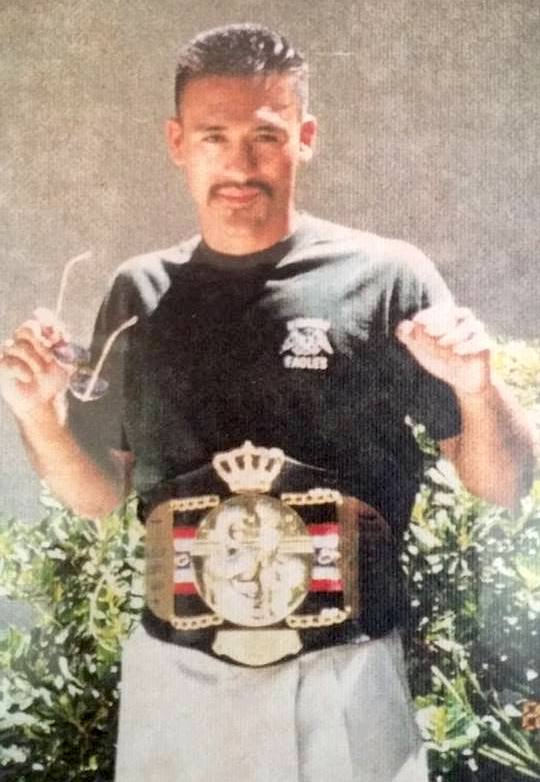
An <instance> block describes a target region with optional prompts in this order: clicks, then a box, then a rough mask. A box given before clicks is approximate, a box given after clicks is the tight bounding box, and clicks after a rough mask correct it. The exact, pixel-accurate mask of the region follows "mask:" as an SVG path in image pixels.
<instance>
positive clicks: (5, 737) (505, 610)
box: [0, 342, 540, 782]
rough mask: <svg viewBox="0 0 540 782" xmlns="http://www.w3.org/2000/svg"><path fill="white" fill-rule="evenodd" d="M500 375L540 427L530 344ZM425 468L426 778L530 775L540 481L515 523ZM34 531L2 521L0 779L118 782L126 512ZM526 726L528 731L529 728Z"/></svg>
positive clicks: (415, 626) (410, 558) (511, 779)
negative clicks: (14, 620)
mask: <svg viewBox="0 0 540 782" xmlns="http://www.w3.org/2000/svg"><path fill="white" fill-rule="evenodd" d="M496 364H497V368H498V370H499V372H500V373H501V374H502V375H503V376H504V377H505V379H506V380H507V382H509V384H510V385H512V386H513V387H514V389H515V390H516V393H517V394H518V396H519V397H520V399H521V401H522V402H523V403H524V404H525V405H526V406H527V407H528V409H530V410H531V414H532V415H533V416H534V418H535V421H536V422H537V423H540V416H539V414H538V413H539V410H540V404H539V401H540V348H539V347H538V346H537V345H525V344H524V343H517V342H514V343H507V344H506V345H505V346H504V347H503V348H501V350H500V351H499V352H498V354H497V356H496ZM417 435H418V438H419V440H420V442H421V443H422V444H423V446H424V447H425V450H426V452H427V455H428V462H429V466H428V469H427V471H426V476H425V482H424V485H423V487H422V489H421V492H420V493H419V496H418V501H417V503H416V506H415V509H414V515H413V519H412V523H411V526H410V529H409V532H408V534H407V536H406V540H405V543H404V547H403V554H402V560H403V567H404V570H405V572H406V574H407V577H408V581H409V585H410V592H411V601H412V609H413V616H412V621H411V623H410V627H409V628H408V640H409V644H408V646H409V666H410V673H411V682H412V686H413V694H414V696H415V703H416V706H417V709H418V720H419V724H420V727H421V730H422V733H423V735H424V738H425V740H426V742H427V744H428V747H429V750H430V767H431V770H432V778H433V780H434V782H435V780H436V781H437V782H464V781H465V780H467V779H471V780H472V778H473V775H474V778H476V779H480V780H484V781H485V782H487V781H488V780H489V782H492V780H504V782H517V781H518V780H526V779H531V778H532V779H540V742H539V732H538V729H536V730H532V729H525V727H523V724H522V720H523V718H522V712H523V708H524V704H526V703H527V702H530V701H536V702H537V701H539V700H540V686H539V681H540V677H539V676H538V666H539V665H540V661H539V659H538V658H539V655H538V648H539V645H538V638H537V631H538V626H537V620H538V615H539V613H540V528H539V527H540V525H539V520H540V480H537V481H536V482H535V484H534V486H533V489H532V491H531V493H530V495H529V496H528V497H527V498H526V499H524V500H523V503H522V509H521V514H520V515H519V517H518V518H512V517H511V516H510V514H508V513H507V512H505V511H504V510H502V509H500V508H496V507H493V506H490V505H487V504H486V503H482V502H480V501H479V500H476V499H474V498H473V497H471V496H470V495H469V494H468V493H467V492H465V491H464V490H463V488H462V487H461V486H460V484H459V481H458V480H457V478H456V476H455V474H454V472H453V470H452V468H451V467H450V466H449V465H448V464H446V463H445V462H442V461H437V459H436V453H435V450H434V448H433V445H432V444H430V443H429V442H427V441H426V439H425V437H424V435H423V432H422V429H421V428H420V427H419V428H418V429H417ZM43 502H44V505H45V517H44V518H43V520H42V521H40V522H39V523H38V524H36V525H28V524H26V523H23V522H20V521H16V520H4V521H2V522H0V594H3V595H6V596H8V597H11V598H14V599H19V600H25V601H28V602H29V603H31V605H32V606H33V608H34V611H35V623H34V626H33V627H32V628H30V629H29V630H21V629H16V628H9V629H8V630H7V631H6V632H5V633H4V635H3V636H2V637H0V670H1V671H2V676H1V678H0V780H1V781H2V782H8V781H9V782H106V781H107V780H111V779H112V776H113V758H114V741H115V732H116V715H117V707H118V664H119V657H120V646H121V643H122V641H123V640H124V639H125V638H126V637H127V636H128V635H129V633H130V630H131V629H132V627H133V626H134V624H135V622H136V620H137V617H138V615H139V613H140V609H141V607H142V528H141V526H140V525H139V523H138V522H137V521H136V518H135V512H134V503H133V502H128V503H127V504H126V507H125V508H124V509H123V511H122V512H119V513H118V514H113V515H111V516H110V517H109V518H108V519H107V520H106V521H105V522H104V523H103V524H102V525H100V527H99V529H98V528H97V526H94V525H93V524H91V523H89V522H88V521H84V520H83V519H79V518H77V517H76V516H74V515H73V514H71V513H70V512H69V511H67V510H66V509H64V508H62V507H61V506H60V505H59V504H58V503H56V502H55V501H54V500H53V499H52V498H51V497H50V496H48V495H47V494H44V496H43ZM527 727H528V728H534V719H533V720H532V721H531V723H530V724H527Z"/></svg>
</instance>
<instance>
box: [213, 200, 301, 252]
mask: <svg viewBox="0 0 540 782" xmlns="http://www.w3.org/2000/svg"><path fill="white" fill-rule="evenodd" d="M295 225H296V214H295V212H294V210H293V209H291V210H290V213H288V214H287V215H286V216H284V218H283V219H282V220H280V221H276V222H275V223H272V224H271V225H268V224H264V223H263V224H261V225H255V226H253V225H249V226H247V225H246V226H240V225H227V224H223V223H220V224H218V225H216V222H215V221H211V222H210V221H206V220H204V219H203V217H202V216H201V218H200V226H201V233H202V237H203V239H204V241H205V242H206V244H207V245H208V247H210V248H211V249H212V250H215V251H216V252H219V253H224V254H226V255H249V254H251V253H256V252H261V251H262V250H267V249H268V248H269V247H272V246H273V245H274V244H277V243H278V242H281V241H282V240H283V239H285V238H286V237H287V236H290V235H291V234H292V233H293V231H294V229H295Z"/></svg>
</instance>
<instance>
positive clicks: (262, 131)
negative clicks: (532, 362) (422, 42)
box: [0, 25, 532, 782]
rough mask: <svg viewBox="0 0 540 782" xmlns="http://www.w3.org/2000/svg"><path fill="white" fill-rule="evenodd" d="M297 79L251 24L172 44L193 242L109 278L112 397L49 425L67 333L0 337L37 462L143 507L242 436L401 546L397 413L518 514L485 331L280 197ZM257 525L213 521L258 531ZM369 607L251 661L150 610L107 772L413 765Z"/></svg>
mask: <svg viewBox="0 0 540 782" xmlns="http://www.w3.org/2000/svg"><path fill="white" fill-rule="evenodd" d="M306 82H307V71H306V65H305V63H304V61H303V59H302V57H301V56H300V55H299V54H298V52H296V51H295V50H294V49H293V48H292V47H291V46H290V44H289V43H288V42H287V41H286V40H285V39H284V38H283V37H281V36H279V35H277V34H275V33H273V32H271V31H269V30H266V29H265V28H262V27H259V26H256V25H238V26H229V27H227V28H222V29H219V30H214V31H210V32H207V33H203V34H202V35H200V36H198V37H197V38H196V39H195V40H194V41H192V42H191V43H190V44H189V45H188V46H187V47H186V49H185V50H184V52H183V53H182V56H181V58H180V62H179V65H178V70H177V79H176V115H175V116H174V117H173V118H172V119H170V120H169V121H168V123H167V140H168V145H169V150H170V154H171V158H172V160H173V162H174V163H175V165H177V166H178V167H179V168H181V169H182V170H183V171H184V172H185V176H186V181H187V185H188V188H189V191H190V193H191V195H192V196H193V199H194V201H195V204H196V207H197V213H198V219H199V224H200V229H201V237H196V238H195V239H194V240H191V241H189V242H184V243H182V244H181V245H180V246H178V247H175V248H172V249H170V250H167V251H163V252H158V253H154V254H152V255H150V256H146V257H143V258H139V259H135V260H134V261H131V262H129V263H128V264H126V265H124V266H123V267H121V269H120V270H119V273H118V275H117V277H116V280H115V282H114V284H113V286H112V289H111V292H110V294H109V295H108V297H107V299H106V301H105V302H104V305H103V307H102V309H101V312H100V316H99V319H98V323H97V327H96V336H95V340H94V360H97V355H98V353H99V351H100V349H101V346H102V345H103V343H104V342H105V340H106V338H107V336H108V335H109V334H110V333H112V331H114V330H115V329H116V328H117V327H118V326H119V324H120V323H121V322H123V321H125V320H126V319H127V318H129V317H131V316H133V315H136V316H137V317H138V319H139V320H138V323H137V325H136V326H135V327H134V328H133V329H130V330H129V332H125V333H124V334H123V335H122V338H121V339H119V340H118V343H117V345H116V349H115V350H114V351H113V353H112V355H111V359H110V361H109V362H108V366H106V368H105V370H104V372H105V373H106V374H107V379H108V380H109V384H110V391H109V393H108V394H107V396H105V397H104V398H103V399H102V400H99V401H97V402H93V403H92V404H91V405H84V404H81V403H77V402H76V401H72V402H71V403H70V411H69V417H68V418H67V423H65V422H64V420H63V415H62V410H61V403H60V401H59V400H61V398H62V395H63V393H64V391H65V388H66V384H67V381H68V378H69V368H66V367H63V366H61V365H60V364H59V363H58V362H57V361H55V359H54V356H53V353H52V348H53V346H54V345H55V344H57V343H58V341H60V340H62V339H63V336H64V335H63V333H62V327H61V325H60V324H57V323H55V321H54V319H53V318H51V317H49V316H46V315H43V313H41V315H40V317H39V318H38V319H35V318H34V319H31V320H30V321H28V322H27V323H25V324H23V325H22V326H21V327H20V328H19V329H18V330H17V331H16V332H15V334H14V335H13V338H12V339H10V340H8V341H7V342H6V343H5V344H4V351H3V357H2V360H1V362H0V381H1V388H2V393H3V396H4V399H5V400H6V402H7V403H8V404H9V405H10V407H11V408H12V410H13V412H14V414H15V416H16V418H17V421H18V423H19V426H20V429H21V433H22V436H23V438H24V441H25V443H26V445H27V448H28V451H29V454H30V457H31V458H32V460H33V463H34V465H35V466H36V469H37V470H38V472H39V474H40V475H41V476H42V478H44V479H45V480H46V481H47V482H48V483H49V485H50V487H51V488H52V489H53V491H55V492H56V494H57V495H58V496H59V497H60V498H61V499H62V500H63V501H65V502H66V503H67V504H68V505H70V506H71V507H73V508H74V509H75V510H76V511H78V512H79V513H82V514H84V515H87V516H89V517H92V518H99V517H101V516H102V515H103V514H105V513H107V512H108V511H110V510H111V509H113V508H114V507H115V506H116V505H117V504H118V502H119V501H120V500H121V498H122V497H123V496H124V494H125V492H126V491H127V489H128V486H129V479H128V476H129V475H130V473H131V472H132V484H133V485H134V486H135V488H136V489H137V491H138V492H139V494H140V495H141V496H142V497H143V499H144V500H145V501H147V500H148V498H149V497H152V496H153V492H154V491H155V487H156V486H159V485H161V484H162V483H163V482H169V483H170V482H171V481H174V480H175V478H176V476H182V475H185V474H190V475H191V474H192V472H193V471H197V470H200V469H202V467H203V465H205V464H207V463H208V462H210V461H211V460H212V458H213V457H214V456H215V454H216V453H219V454H222V453H224V452H225V453H227V452H229V451H230V449H235V448H237V447H238V446H241V445H242V443H243V442H244V441H246V440H251V441H253V443H255V444H256V445H257V446H264V447H265V448H272V447H277V448H279V449H281V450H282V451H283V453H284V454H285V455H286V456H287V457H290V458H292V459H295V460H298V461H299V462H304V463H309V464H312V465H315V466H316V467H317V468H319V469H322V470H324V471H325V473H327V472H328V473H330V472H332V474H334V475H336V476H337V480H338V485H339V487H340V489H341V491H342V492H343V493H345V494H348V495H352V496H355V497H358V498H360V499H361V500H362V501H363V502H365V503H368V504H369V505H370V506H372V507H373V508H374V509H375V513H377V514H379V518H380V519H383V520H384V521H383V523H384V524H385V525H386V527H387V528H388V529H390V530H391V531H392V534H393V539H394V540H395V539H398V538H399V535H400V533H401V532H402V530H403V528H404V527H405V525H406V523H407V520H408V514H409V513H410V508H411V505H412V502H413V499H414V495H415V491H416V489H417V486H418V480H419V473H420V467H421V456H420V453H419V451H418V448H417V446H416V445H415V442H414V439H413V437H412V434H411V431H410V428H409V427H408V426H407V424H406V421H405V419H406V417H407V416H410V417H412V418H413V419H415V420H417V421H421V422H422V423H424V424H426V426H427V429H428V432H429V433H430V434H431V436H432V437H434V438H435V439H436V440H438V441H439V443H440V446H441V450H442V452H443V454H444V455H445V456H447V457H448V458H450V459H451V460H452V462H453V463H454V464H455V466H456V468H457V470H458V472H459V475H460V476H461V478H462V479H463V481H464V483H465V485H466V486H467V487H468V488H469V489H470V490H471V491H473V492H475V493H476V494H478V495H479V496H482V497H485V498H486V499H488V500H491V501H494V502H498V503H502V504H506V505H509V506H513V505H514V504H515V503H516V502H517V500H518V499H519V496H520V494H521V493H522V492H523V491H524V489H525V488H526V486H527V483H528V480H529V472H530V464H531V458H532V457H531V442H530V435H529V432H528V429H527V426H526V424H525V423H524V421H523V419H522V416H521V413H520V411H519V410H518V409H517V407H516V406H515V405H514V403H513V402H512V400H511V398H510V397H509V395H508V393H507V391H506V390H505V389H504V388H503V387H502V385H501V384H500V383H499V382H498V381H497V380H496V379H495V378H494V377H492V375H491V371H490V353H489V344H488V340H487V337H486V335H485V333H484V330H483V328H482V326H481V324H480V323H478V321H477V320H476V319H475V318H474V316H473V315H472V314H471V313H470V312H469V311H468V310H466V309H463V308H459V307H456V306H455V305H454V304H453V303H452V300H451V298H450V296H449V294H448V292H447V290H446V288H445V286H444V284H443V283H442V281H441V279H440V277H439V276H438V274H437V273H436V271H435V270H434V268H433V266H432V265H431V264H430V262H429V261H428V260H427V259H426V258H425V257H424V256H423V255H422V254H421V253H419V252H418V251H417V250H415V249H414V248H412V247H410V246H409V245H407V244H405V243H402V242H396V241H388V240H383V239H381V238H379V237H376V236H373V235H371V234H366V233H361V232H356V231H352V230H349V229H345V228H342V227H340V226H335V225H332V224H330V223H327V222H325V221H323V220H318V219H316V218H313V217H310V216H308V215H304V214H300V213H298V212H297V211H296V210H295V183H296V174H297V169H298V166H299V165H300V164H301V163H302V162H306V161H308V160H309V159H310V158H311V155H312V151H313V146H314V141H315V135H316V122H315V119H314V118H313V117H312V116H310V115H309V114H308V113H307V83H306ZM256 458H259V457H258V456H257V457H256ZM261 458H262V457H261ZM193 474H195V473H193ZM197 474H199V473H197ZM249 510H250V509H249V508H248V511H249ZM244 511H245V508H243V510H242V512H244ZM255 516H256V514H255ZM253 517H254V514H253V513H251V511H250V513H249V514H248V516H247V517H244V516H242V517H239V520H236V521H233V522H231V523H229V522H228V521H227V522H226V523H225V527H226V528H227V529H233V530H234V535H235V536H236V538H238V535H239V534H240V532H241V533H242V535H241V536H240V537H242V539H243V540H244V542H245V540H248V541H251V543H250V544H249V545H252V542H253V541H254V540H256V539H257V538H258V537H260V530H261V529H262V527H257V528H256V529H255V528H254V527H253V526H250V525H253ZM205 523H206V522H205ZM217 523H218V522H216V524H217ZM278 526H279V525H278V524H277V523H276V525H274V527H275V528H277V527H278ZM273 530H274V528H273ZM274 531H275V530H274ZM274 531H273V532H272V534H274ZM293 537H294V536H293ZM296 537H298V536H296ZM295 539H296V538H295ZM385 540H386V538H385ZM203 542H204V541H203ZM233 543H234V545H240V543H238V541H233V542H232V543H231V546H232V547H233V548H232V549H231V548H230V549H229V553H228V555H229V556H230V557H231V558H232V560H233V565H234V567H236V564H237V563H236V560H235V557H236V552H235V550H234V546H233ZM201 545H202V544H201ZM242 545H243V544H242ZM295 545H296V544H295ZM299 545H300V544H299ZM381 545H382V544H381ZM392 548H393V550H394V553H395V548H396V547H395V546H393V547H392ZM381 550H382V549H381ZM231 551H232V553H231ZM243 551H244V552H246V551H248V549H243ZM257 551H260V549H257ZM267 551H271V547H268V546H267ZM269 556H270V555H269ZM210 559H211V558H210ZM273 561H277V559H275V558H274V560H273ZM391 561H392V562H394V561H395V557H394V559H392V557H391ZM253 562H255V563H256V564H257V566H258V565H259V564H260V562H261V558H260V554H256V555H251V559H250V557H247V558H246V557H244V558H243V559H242V560H241V561H240V563H239V565H238V567H236V569H235V573H236V576H235V578H237V579H238V581H237V582H236V583H235V584H231V586H234V587H235V588H239V589H240V591H243V595H244V600H247V603H246V605H247V606H248V609H247V611H246V613H247V614H250V613H252V612H253V611H254V610H255V609H257V610H259V609H260V604H261V603H260V600H259V598H258V596H257V592H256V590H257V589H260V588H261V587H260V579H259V576H258V572H257V573H256V568H254V566H253ZM250 563H251V564H250ZM375 564H376V563H375ZM374 567H375V565H374ZM219 572H220V573H221V572H222V571H219ZM291 572H293V573H294V577H295V578H296V574H297V573H300V572H301V567H296V568H295V567H293V568H292V570H291ZM208 575H212V576H213V581H212V583H216V582H217V581H219V579H216V578H215V574H213V573H210V574H208V573H207V576H208ZM368 575H369V574H368ZM291 578H292V577H291ZM274 581H275V579H274V578H272V583H273V582H274ZM364 581H365V579H364ZM383 592H384V589H383ZM254 596H255V597H256V603H254V602H253V600H254ZM364 598H365V595H364ZM382 601H384V597H383V598H382ZM365 602H366V603H369V604H366V605H365V611H364V616H363V618H362V617H360V619H359V621H358V623H356V624H355V623H354V622H348V623H345V625H346V627H348V628H349V629H348V630H347V631H346V632H345V631H344V633H343V634H342V635H340V634H339V632H338V630H336V631H335V632H333V633H330V634H328V635H327V636H325V637H324V638H325V640H324V642H323V644H322V648H318V647H315V646H314V647H313V649H314V651H310V650H309V646H308V647H307V648H306V649H304V650H303V651H309V653H307V654H299V655H296V656H295V655H294V654H287V655H285V658H284V659H283V660H282V661H278V662H276V663H275V664H273V665H270V666H265V667H264V666H263V667H261V668H256V667H250V666H249V665H247V666H245V665H237V664H232V663H231V661H230V660H229V659H228V656H227V655H225V656H222V657H220V655H219V654H218V653H214V654H210V653H209V650H208V649H204V648H203V647H201V648H200V649H199V648H197V645H196V644H195V648H189V645H190V642H189V641H188V640H187V639H188V633H187V632H185V631H184V630H182V629H180V630H178V628H177V629H176V631H175V632H173V631H172V630H170V628H169V631H164V632H161V630H160V629H159V627H160V626H159V623H155V622H154V623H153V621H152V617H151V616H150V617H149V618H148V621H147V622H146V623H145V627H146V630H140V631H138V633H137V634H136V636H135V637H134V638H133V639H132V640H131V641H130V642H129V644H128V648H127V650H126V654H125V659H124V669H123V693H122V700H123V703H122V708H121V722H120V738H119V750H118V760H117V780H118V782H138V780H141V782H142V780H145V782H150V781H151V780H160V782H173V780H180V779H181V780H182V782H184V781H185V782H195V781H196V780H203V779H204V780H208V779H216V780H217V779H219V780H224V781H227V782H229V780H233V779H240V780H242V781H243V782H252V781H253V782H265V781H266V780H272V782H278V781H280V782H294V781H295V780H298V781H299V782H300V780H301V781H302V782H327V780H328V779H330V778H331V777H332V778H336V779H339V780H340V782H346V781H349V780H350V782H352V781H353V780H360V779H361V780H366V781H369V782H386V781H387V780H388V782H389V781H390V780H395V781H397V780H400V781H401V782H405V781H406V780H410V782H420V780H422V779H425V778H426V776H425V775H426V772H425V763H424V759H423V756H422V753H421V751H420V748H419V744H418V737H417V733H416V730H415V727H414V721H413V719H412V716H411V709H410V705H409V701H408V695H407V686H406V683H405V681H404V675H403V665H402V652H401V647H400V642H399V639H398V637H397V636H396V633H395V631H394V630H393V628H394V626H395V625H396V623H397V621H398V616H396V611H395V610H393V608H392V606H391V605H390V606H388V605H386V606H385V609H384V611H383V608H382V602H381V605H379V604H378V603H377V601H376V600H375V601H373V600H371V601H368V600H366V601H365ZM150 613H151V612H150ZM383 613H384V617H383V616H382V614H383ZM154 619H155V617H154ZM179 627H182V625H181V624H180V625H179ZM366 630H367V631H369V636H371V637H368V636H367V635H366ZM319 647H320V644H319Z"/></svg>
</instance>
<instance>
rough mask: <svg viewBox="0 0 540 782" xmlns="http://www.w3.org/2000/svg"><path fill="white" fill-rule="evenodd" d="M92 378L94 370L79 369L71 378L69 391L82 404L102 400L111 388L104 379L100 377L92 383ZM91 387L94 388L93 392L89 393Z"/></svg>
mask: <svg viewBox="0 0 540 782" xmlns="http://www.w3.org/2000/svg"><path fill="white" fill-rule="evenodd" d="M92 377H93V372H92V370H83V369H79V370H78V371H77V372H75V373H74V374H73V375H72V376H71V379H70V381H69V390H70V391H71V393H72V394H73V396H74V397H76V398H77V399H80V400H81V401H82V402H87V401H88V402H92V401H94V400H96V399H100V398H101V397H102V396H103V394H105V392H106V391H107V389H108V388H109V384H108V382H107V381H106V380H103V378H101V377H98V378H96V379H95V381H94V382H93V383H92ZM90 387H92V390H91V391H90V393H88V389H89V388H90Z"/></svg>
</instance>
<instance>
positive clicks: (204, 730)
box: [115, 627, 427, 782]
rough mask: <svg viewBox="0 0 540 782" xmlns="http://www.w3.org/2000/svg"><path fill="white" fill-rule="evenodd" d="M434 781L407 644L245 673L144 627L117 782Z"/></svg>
mask: <svg viewBox="0 0 540 782" xmlns="http://www.w3.org/2000/svg"><path fill="white" fill-rule="evenodd" d="M331 780H337V782H426V780H427V771H426V763H425V753H424V751H423V748H422V745H421V740H420V738H419V734H418V731H417V728H416V724H415V722H414V716H413V709H412V705H411V702H410V696H409V690H408V687H407V683H406V679H405V673H404V665H403V650H402V646H401V640H400V638H399V635H398V633H397V632H392V633H390V634H389V635H387V636H385V637H384V638H380V639H377V640H373V641H368V642H365V643H359V644H348V645H346V646H337V647H333V648H331V649H324V650H322V651H317V652H311V653H309V654H306V655H302V656H300V657H298V658H296V659H294V660H292V661H289V662H285V663H282V664H277V665H273V666H271V667H268V668H259V669H254V668H242V667H238V666H233V665H229V664H227V663H225V662H221V661H219V660H216V659H214V658H212V657H209V656H208V655H205V654H203V653H201V652H197V651H193V650H191V649H187V648H185V647H179V646H174V645H172V644H167V643H163V642H162V641H158V640H155V639H153V638H151V637H150V636H148V634H147V633H146V632H145V631H144V630H143V628H142V627H141V628H138V630H137V631H136V632H135V634H134V636H133V637H132V638H131V639H130V640H129V641H128V643H127V644H126V648H125V652H124V658H123V674H122V696H121V707H120V732H119V743H118V753H117V767H116V777H115V781H116V782H331Z"/></svg>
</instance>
